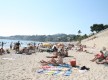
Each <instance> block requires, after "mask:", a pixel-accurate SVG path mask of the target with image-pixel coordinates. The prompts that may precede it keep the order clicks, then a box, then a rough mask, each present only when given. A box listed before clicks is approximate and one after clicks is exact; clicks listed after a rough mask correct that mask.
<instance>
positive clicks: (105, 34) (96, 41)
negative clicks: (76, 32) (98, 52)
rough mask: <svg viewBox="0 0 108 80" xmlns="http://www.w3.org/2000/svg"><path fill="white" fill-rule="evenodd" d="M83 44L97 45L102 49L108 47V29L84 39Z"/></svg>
mask: <svg viewBox="0 0 108 80" xmlns="http://www.w3.org/2000/svg"><path fill="white" fill-rule="evenodd" d="M82 44H84V45H87V46H89V47H93V46H94V45H95V46H96V48H98V49H101V48H102V47H103V46H104V47H107V48H108V29H105V30H103V31H101V32H99V33H97V34H95V35H93V36H91V37H89V38H87V39H84V40H82Z"/></svg>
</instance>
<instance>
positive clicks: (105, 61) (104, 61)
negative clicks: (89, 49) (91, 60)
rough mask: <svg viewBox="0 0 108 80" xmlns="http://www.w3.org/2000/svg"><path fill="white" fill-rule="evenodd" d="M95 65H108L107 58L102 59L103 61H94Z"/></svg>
mask: <svg viewBox="0 0 108 80" xmlns="http://www.w3.org/2000/svg"><path fill="white" fill-rule="evenodd" d="M96 63H97V64H104V63H108V56H107V57H106V58H105V59H104V60H102V61H100V62H99V61H96Z"/></svg>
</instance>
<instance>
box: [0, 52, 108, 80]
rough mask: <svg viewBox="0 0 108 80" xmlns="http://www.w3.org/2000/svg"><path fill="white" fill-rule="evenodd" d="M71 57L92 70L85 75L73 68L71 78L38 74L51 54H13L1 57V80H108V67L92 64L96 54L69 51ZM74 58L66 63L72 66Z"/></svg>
mask: <svg viewBox="0 0 108 80" xmlns="http://www.w3.org/2000/svg"><path fill="white" fill-rule="evenodd" d="M68 52H69V56H73V57H74V58H76V64H77V66H80V67H81V66H86V67H88V68H90V70H89V71H86V72H84V73H81V72H79V68H74V67H72V73H71V75H70V76H64V75H48V74H40V73H37V70H39V69H40V67H41V66H42V65H41V64H40V60H49V59H48V58H46V56H51V55H52V54H51V53H47V52H36V53H33V54H32V55H23V54H15V53H14V51H13V50H11V54H4V55H0V80H107V79H108V70H107V69H108V65H104V64H96V63H95V62H91V61H90V60H91V59H93V57H94V55H95V53H93V54H90V53H85V52H76V51H75V50H69V51H68ZM73 57H66V58H64V62H65V63H68V64H70V61H71V60H72V59H73Z"/></svg>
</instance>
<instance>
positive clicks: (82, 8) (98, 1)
mask: <svg viewBox="0 0 108 80" xmlns="http://www.w3.org/2000/svg"><path fill="white" fill-rule="evenodd" d="M95 23H96V24H101V23H102V24H108V0H0V36H11V35H49V34H50V35H52V34H57V33H65V34H77V32H78V30H81V32H82V34H89V33H91V32H90V26H92V25H93V24H95Z"/></svg>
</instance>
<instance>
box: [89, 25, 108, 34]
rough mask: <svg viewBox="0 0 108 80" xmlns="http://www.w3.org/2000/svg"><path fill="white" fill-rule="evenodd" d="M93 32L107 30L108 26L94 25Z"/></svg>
mask: <svg viewBox="0 0 108 80" xmlns="http://www.w3.org/2000/svg"><path fill="white" fill-rule="evenodd" d="M90 28H91V31H92V32H94V31H95V32H96V33H98V32H100V31H102V30H104V29H106V28H108V25H103V24H93V26H91V27H90Z"/></svg>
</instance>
